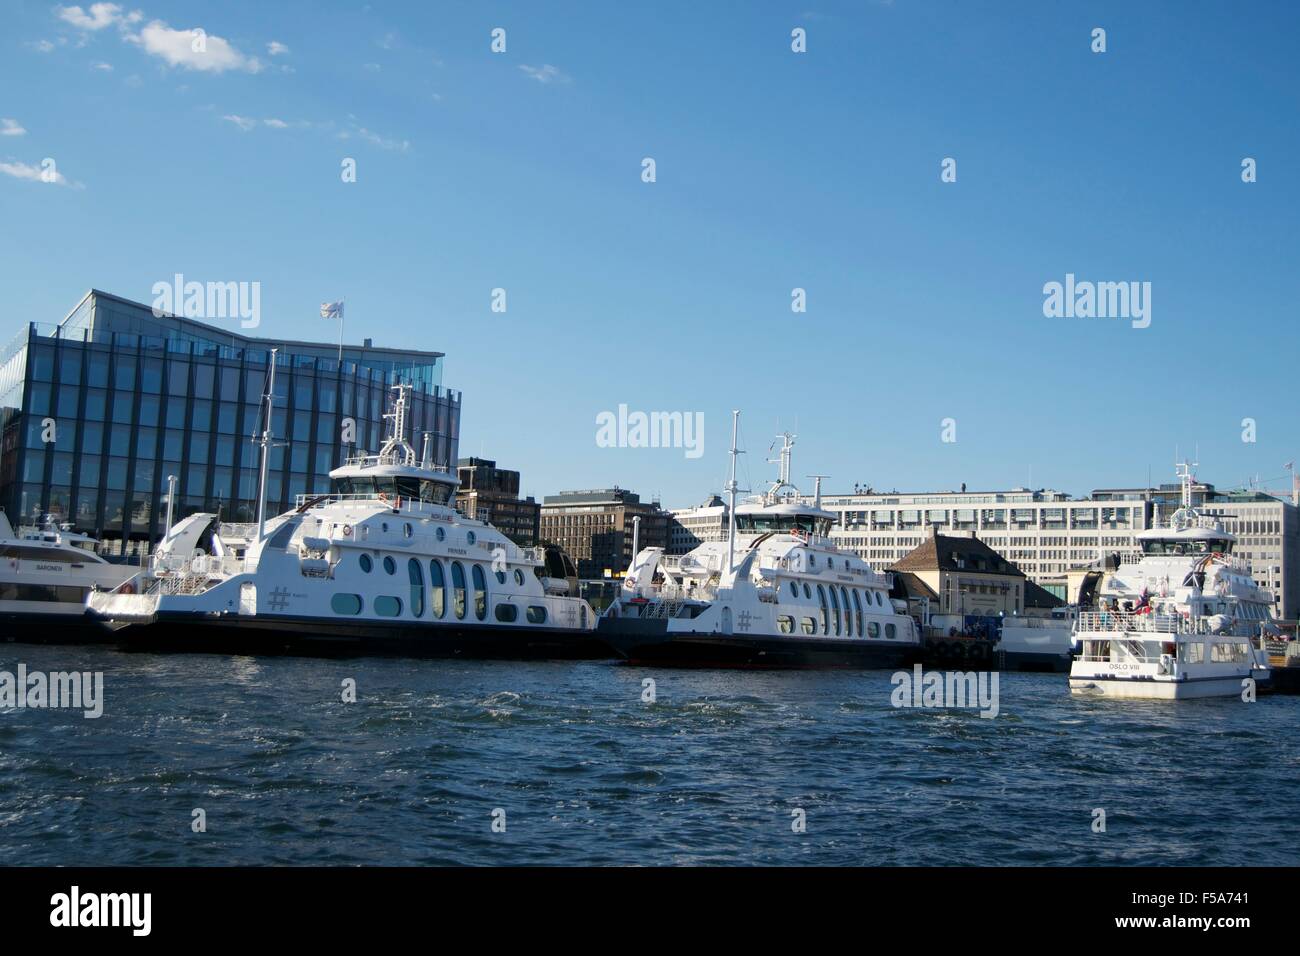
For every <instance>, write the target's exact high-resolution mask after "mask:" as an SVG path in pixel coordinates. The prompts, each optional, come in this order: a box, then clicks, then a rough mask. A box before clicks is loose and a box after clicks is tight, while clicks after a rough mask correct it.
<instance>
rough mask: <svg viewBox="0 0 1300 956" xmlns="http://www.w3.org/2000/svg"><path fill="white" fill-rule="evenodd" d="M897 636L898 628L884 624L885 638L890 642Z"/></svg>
mask: <svg viewBox="0 0 1300 956" xmlns="http://www.w3.org/2000/svg"><path fill="white" fill-rule="evenodd" d="M897 636H898V628H896V627H895V626H894V625H892V624H886V625H885V637H887V638H889V639H890V640H891V641H892V640H893V639H894V638H895V637H897Z"/></svg>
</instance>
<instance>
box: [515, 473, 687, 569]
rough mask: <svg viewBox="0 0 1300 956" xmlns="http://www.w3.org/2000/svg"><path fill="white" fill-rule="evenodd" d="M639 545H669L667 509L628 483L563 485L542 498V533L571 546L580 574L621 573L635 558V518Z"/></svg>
mask: <svg viewBox="0 0 1300 956" xmlns="http://www.w3.org/2000/svg"><path fill="white" fill-rule="evenodd" d="M636 518H640V519H641V520H640V528H639V531H638V532H637V534H638V544H637V547H638V548H653V547H658V548H666V547H667V545H668V513H667V512H665V511H661V510H660V508H659V503H658V502H643V501H642V500H641V497H640V495H637V494H635V493H634V492H631V491H628V490H627V489H625V488H604V489H598V490H592V491H564V492H561V493H560V494H558V495H547V496H546V497H545V498H543V499H542V516H541V538H542V541H543V542H544V543H546V544H556V545H559V546H560V547H561V548H563V549H564V550H565V551H567V552H568V553H569V555H570V557H572V558H573V561H574V563H575V564H576V565H577V566H578V577H580V578H586V579H593V578H603V577H605V575H606V572H608V573H609V574H610V575H611V576H621V575H622V574H623V572H625V571H626V570H627V568H628V565H629V564H631V563H632V553H633V552H632V537H633V520H634V519H636Z"/></svg>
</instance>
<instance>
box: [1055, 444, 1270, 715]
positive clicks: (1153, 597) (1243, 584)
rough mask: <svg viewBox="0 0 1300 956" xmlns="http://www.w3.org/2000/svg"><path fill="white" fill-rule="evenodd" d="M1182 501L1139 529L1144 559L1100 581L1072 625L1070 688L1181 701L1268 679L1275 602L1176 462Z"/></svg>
mask: <svg viewBox="0 0 1300 956" xmlns="http://www.w3.org/2000/svg"><path fill="white" fill-rule="evenodd" d="M1179 478H1180V479H1181V481H1182V502H1181V507H1180V508H1179V509H1178V510H1177V511H1175V512H1174V513H1173V514H1172V515H1171V516H1170V519H1169V522H1168V525H1167V526H1165V527H1157V528H1152V529H1149V530H1147V531H1143V532H1141V533H1140V534H1139V535H1138V543H1139V545H1140V546H1141V550H1142V553H1141V556H1140V558H1139V559H1138V560H1137V561H1136V562H1128V563H1122V564H1120V566H1119V567H1118V568H1116V569H1115V570H1114V571H1112V572H1110V573H1109V574H1108V575H1107V577H1106V578H1105V579H1104V580H1103V581H1102V584H1101V587H1100V590H1099V592H1098V604H1097V607H1096V608H1093V609H1090V610H1085V611H1080V612H1079V615H1078V619H1077V621H1076V624H1075V645H1076V647H1077V648H1078V650H1079V653H1078V654H1077V656H1076V657H1075V659H1074V661H1073V663H1072V664H1071V666H1070V690H1071V691H1072V692H1073V693H1076V694H1100V695H1104V696H1108V697H1138V698H1151V699H1158V700H1181V699H1184V698H1189V697H1233V696H1238V695H1241V694H1242V693H1243V691H1245V690H1246V689H1247V688H1248V687H1252V686H1258V685H1261V684H1265V683H1267V681H1268V679H1269V676H1270V672H1269V666H1268V656H1267V653H1266V651H1265V649H1264V648H1265V641H1266V639H1267V638H1268V637H1269V636H1271V635H1275V634H1277V633H1279V630H1278V628H1277V625H1276V624H1275V623H1274V621H1273V612H1272V609H1273V598H1272V595H1271V594H1270V593H1269V592H1268V591H1266V590H1265V589H1263V588H1261V587H1259V586H1258V585H1257V584H1256V583H1255V580H1254V577H1253V576H1252V574H1251V571H1250V567H1249V565H1248V564H1247V563H1246V562H1244V561H1242V560H1241V559H1240V558H1238V557H1236V556H1234V555H1233V553H1232V548H1233V544H1234V543H1235V541H1236V538H1235V537H1234V536H1233V535H1232V534H1230V533H1228V532H1226V531H1224V530H1223V527H1222V525H1221V524H1220V523H1219V522H1217V521H1215V520H1214V519H1213V518H1211V517H1209V516H1205V515H1201V514H1199V513H1198V512H1197V511H1196V509H1194V508H1193V507H1192V498H1191V491H1192V482H1193V480H1194V479H1193V476H1192V473H1191V469H1190V466H1188V465H1186V464H1182V465H1180V466H1179Z"/></svg>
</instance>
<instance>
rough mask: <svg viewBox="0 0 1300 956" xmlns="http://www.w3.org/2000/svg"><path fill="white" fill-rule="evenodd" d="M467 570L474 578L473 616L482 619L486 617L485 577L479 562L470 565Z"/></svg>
mask: <svg viewBox="0 0 1300 956" xmlns="http://www.w3.org/2000/svg"><path fill="white" fill-rule="evenodd" d="M469 570H470V577H471V578H473V580H474V616H475V617H476V618H478V619H479V620H480V621H482V620H484V619H485V618H486V617H487V578H486V576H485V575H484V574H483V565H481V564H475V565H472V566H471V567H470V569H469Z"/></svg>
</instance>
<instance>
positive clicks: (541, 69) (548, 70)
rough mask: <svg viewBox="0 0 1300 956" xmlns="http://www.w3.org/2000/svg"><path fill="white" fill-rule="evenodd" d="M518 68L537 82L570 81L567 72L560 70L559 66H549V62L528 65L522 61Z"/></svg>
mask: <svg viewBox="0 0 1300 956" xmlns="http://www.w3.org/2000/svg"><path fill="white" fill-rule="evenodd" d="M519 69H521V70H523V71H524V73H525V74H526V75H527V76H529V77H531V78H532V79H534V80H536V81H537V82H538V83H543V84H545V83H568V82H569V81H570V78H569V76H568V74H566V73H564V72H562V71H561V70H560V68H559V67H555V66H551V64H549V63H543V64H542V65H541V66H529V65H528V64H527V63H523V64H520V66H519Z"/></svg>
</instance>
